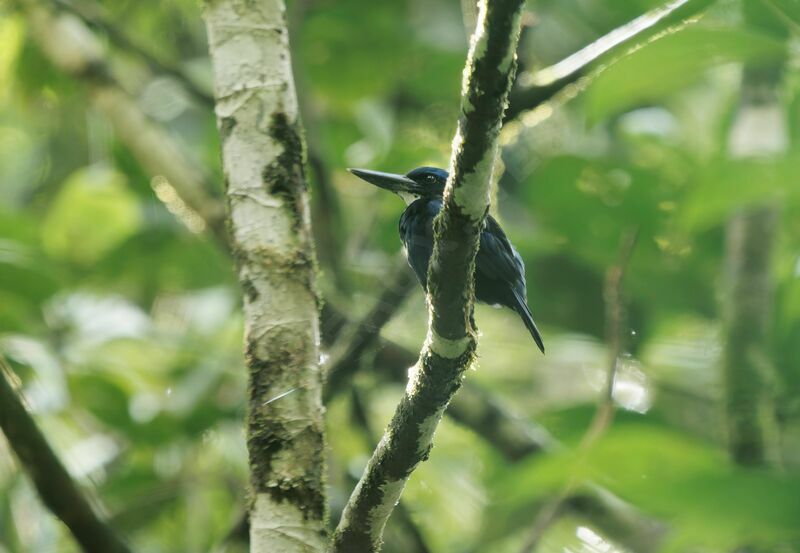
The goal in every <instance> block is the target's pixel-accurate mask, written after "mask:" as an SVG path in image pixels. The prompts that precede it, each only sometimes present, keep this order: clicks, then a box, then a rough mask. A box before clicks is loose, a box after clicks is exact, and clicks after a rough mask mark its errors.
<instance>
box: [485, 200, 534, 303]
mask: <svg viewBox="0 0 800 553" xmlns="http://www.w3.org/2000/svg"><path fill="white" fill-rule="evenodd" d="M475 270H476V272H479V273H481V274H482V276H484V277H485V278H487V279H490V280H499V281H503V282H508V283H509V284H512V285H516V284H518V283H520V282H521V283H522V290H524V289H525V285H524V282H525V264H524V263H523V262H522V257H521V256H520V255H519V253H518V252H517V250H515V249H514V247H513V246H512V245H511V242H510V241H509V240H508V237H507V236H506V234H505V232H503V229H502V228H500V225H499V224H498V222H497V221H495V219H494V218H493V217H492V216H491V215H487V216H486V226H485V228H484V229H483V231H482V232H481V244H480V249H479V250H478V255H477V257H476V258H475ZM523 293H524V292H523Z"/></svg>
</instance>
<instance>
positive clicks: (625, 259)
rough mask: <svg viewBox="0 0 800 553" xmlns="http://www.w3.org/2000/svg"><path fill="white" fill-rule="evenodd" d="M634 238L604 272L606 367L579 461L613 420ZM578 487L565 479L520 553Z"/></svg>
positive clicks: (529, 551)
mask: <svg viewBox="0 0 800 553" xmlns="http://www.w3.org/2000/svg"><path fill="white" fill-rule="evenodd" d="M638 234H639V232H638V229H633V230H630V231H628V232H626V233H625V235H624V236H623V237H622V240H621V242H620V249H619V255H618V257H617V261H616V263H615V264H614V265H612V266H611V267H609V269H608V271H607V272H606V279H605V286H604V290H603V299H604V301H605V312H606V339H607V342H608V367H607V371H606V381H605V388H604V390H603V394H602V395H601V396H600V399H599V401H598V404H597V408H596V409H595V413H594V417H593V418H592V421H591V423H590V424H589V427H588V428H587V430H586V432H585V433H584V435H583V437H582V438H581V441H580V443H579V445H578V449H577V457H578V459H579V460H582V459H584V458H585V457H586V454H587V453H588V451H589V449H590V448H591V447H592V446H593V445H594V444H595V443H596V442H597V440H599V439H600V437H602V435H603V433H604V432H605V431H606V429H608V427H609V425H610V424H611V421H612V419H613V416H614V382H615V380H616V376H617V368H618V364H619V358H620V355H621V354H622V348H623V331H622V329H623V326H624V324H625V323H624V320H625V305H624V301H623V293H622V283H623V279H624V277H625V272H626V270H627V267H628V263H629V261H630V258H631V255H632V254H633V249H634V247H635V246H636V239H637V236H638ZM581 483H582V481H581V479H580V478H578V477H575V476H573V477H572V478H569V479H568V480H567V482H566V483H565V484H564V486H563V487H562V488H561V490H560V491H559V492H558V494H556V495H555V496H554V497H553V498H552V499H551V500H550V501H548V502H547V503H546V504H545V505H544V507H543V508H542V509H541V511H539V514H538V515H537V516H536V518H535V520H534V523H533V526H532V528H531V530H530V533H529V535H528V539H527V540H526V541H525V543H524V545H523V546H522V548H521V549H520V553H533V551H534V550H535V549H536V545H537V544H538V543H539V541H540V540H541V538H542V536H543V535H544V533H545V531H546V530H547V528H549V527H550V526H551V525H552V524H553V522H555V521H556V520H557V519H558V517H559V515H560V514H562V513H563V512H564V505H565V503H566V502H567V501H568V500H569V498H571V497H573V496H575V492H576V490H577V488H578V487H579V486H580V484H581Z"/></svg>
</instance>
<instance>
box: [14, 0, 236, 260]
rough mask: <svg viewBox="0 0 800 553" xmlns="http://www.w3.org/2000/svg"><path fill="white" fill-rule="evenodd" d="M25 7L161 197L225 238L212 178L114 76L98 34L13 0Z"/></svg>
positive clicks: (48, 48) (49, 49)
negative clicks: (85, 87)
mask: <svg viewBox="0 0 800 553" xmlns="http://www.w3.org/2000/svg"><path fill="white" fill-rule="evenodd" d="M14 2H15V4H16V5H18V6H20V7H21V8H22V10H23V12H24V13H25V15H26V17H27V19H28V22H29V25H30V33H31V37H32V38H33V40H34V42H35V43H36V44H37V46H38V47H39V49H40V50H41V51H42V53H43V54H44V55H45V57H47V58H48V59H49V60H50V61H51V62H52V63H53V65H55V66H56V67H58V68H59V69H61V70H63V71H64V72H65V73H68V74H69V75H72V76H73V77H75V78H76V79H77V80H80V81H83V82H84V83H85V84H86V85H87V86H88V90H89V98H90V100H91V102H92V105H93V106H94V107H95V108H96V109H97V110H98V111H99V112H100V113H102V114H103V115H104V116H105V117H106V119H108V121H109V122H110V123H111V125H112V127H113V128H114V132H115V134H116V136H117V137H118V138H119V140H120V141H121V142H122V143H124V144H125V145H126V146H127V148H128V149H129V150H130V152H131V153H132V154H133V156H134V157H135V158H136V160H137V161H138V162H139V164H140V165H141V166H142V168H143V169H144V170H145V172H147V173H149V174H150V175H152V176H153V177H162V178H160V179H154V181H153V182H154V187H155V188H156V192H157V193H158V194H159V196H160V197H162V201H164V202H165V203H166V204H167V207H168V208H169V209H170V211H172V212H173V213H175V214H176V215H177V216H178V217H179V218H180V219H181V220H182V221H183V222H184V223H185V224H186V225H187V226H188V227H189V228H190V229H192V230H195V231H200V230H202V229H204V228H206V227H208V228H209V229H210V230H211V233H212V235H213V236H214V237H215V238H216V239H217V241H218V242H219V243H220V244H222V245H223V246H224V245H225V244H226V231H225V226H224V209H223V206H222V203H221V202H220V201H219V200H218V199H216V198H215V197H214V196H213V194H212V193H211V192H210V191H211V190H213V185H212V184H211V181H210V178H209V177H208V176H207V175H206V174H205V173H204V171H203V170H202V169H200V166H199V165H198V164H197V163H196V162H194V161H192V160H191V159H190V158H189V156H188V155H187V154H186V153H185V151H184V150H183V148H181V146H180V145H179V144H178V143H177V142H176V141H175V139H174V138H173V137H172V136H171V135H170V134H169V133H168V132H167V131H166V130H165V129H164V128H163V127H161V126H160V125H158V124H157V123H155V122H154V121H152V120H151V119H150V118H148V117H147V115H145V114H144V113H143V112H142V110H141V109H140V108H139V106H138V105H137V104H136V101H135V99H134V98H133V97H132V96H131V95H130V94H128V93H127V92H126V91H125V90H124V89H123V88H122V86H121V85H120V84H119V83H118V82H117V80H116V79H115V78H114V76H113V74H112V71H111V68H110V67H109V66H108V64H107V63H106V61H105V59H104V58H103V49H102V47H101V45H100V43H99V42H98V40H97V38H96V37H95V36H94V34H93V33H92V32H91V30H90V29H89V28H88V27H87V26H86V24H85V23H84V22H83V21H82V20H80V19H79V18H77V17H75V16H73V15H71V14H68V13H63V12H62V13H61V14H56V13H54V12H52V11H51V10H50V9H49V8H48V7H47V6H46V4H45V3H43V2H41V1H40V0H14Z"/></svg>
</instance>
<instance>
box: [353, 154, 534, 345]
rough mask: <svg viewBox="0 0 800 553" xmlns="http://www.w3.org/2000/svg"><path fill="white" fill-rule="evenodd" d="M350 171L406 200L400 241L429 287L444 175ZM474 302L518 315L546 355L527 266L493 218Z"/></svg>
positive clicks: (483, 242)
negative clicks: (529, 291) (530, 298)
mask: <svg viewBox="0 0 800 553" xmlns="http://www.w3.org/2000/svg"><path fill="white" fill-rule="evenodd" d="M350 172H351V173H353V174H354V175H356V176H357V177H359V178H361V179H363V180H365V181H367V182H369V183H371V184H374V185H375V186H378V187H379V188H383V189H385V190H390V191H392V192H394V193H396V194H398V195H399V196H400V197H402V198H403V199H404V200H405V202H406V204H407V207H406V210H405V211H404V212H403V215H402V216H401V217H400V240H401V241H402V242H403V249H404V251H405V254H406V259H407V260H408V264H409V265H410V266H411V268H412V269H413V271H414V274H416V275H417V280H419V282H420V284H422V287H423V288H427V283H428V262H429V261H430V258H431V254H432V253H433V219H434V217H436V215H437V214H438V213H439V210H440V209H441V208H442V195H443V193H444V187H445V183H446V182H447V176H448V175H447V171H445V170H444V169H438V168H436V167H419V168H417V169H414V170H413V171H411V172H409V173H407V174H405V175H396V174H393V173H382V172H379V171H370V170H368V169H350ZM475 299H477V300H478V301H480V302H484V303H488V304H491V305H503V306H505V307H508V308H511V309H513V310H514V311H516V312H517V314H518V315H519V316H520V318H521V319H522V322H523V323H525V326H526V327H527V329H528V331H529V332H530V333H531V336H533V339H534V341H535V342H536V345H537V346H539V349H540V350H541V351H542V353H544V342H543V341H542V335H541V334H540V333H539V329H538V328H537V327H536V323H535V322H534V321H533V315H532V314H531V310H530V308H529V307H528V303H527V292H526V288H525V264H524V263H523V262H522V257H520V255H519V252H517V250H516V249H514V246H512V245H511V242H510V241H509V240H508V237H507V236H506V234H505V233H504V232H503V229H502V228H500V225H499V223H498V222H497V221H496V220H495V219H494V218H493V217H492V216H491V215H487V216H486V220H485V223H484V228H483V230H482V231H481V237H480V246H479V248H478V253H477V256H476V257H475Z"/></svg>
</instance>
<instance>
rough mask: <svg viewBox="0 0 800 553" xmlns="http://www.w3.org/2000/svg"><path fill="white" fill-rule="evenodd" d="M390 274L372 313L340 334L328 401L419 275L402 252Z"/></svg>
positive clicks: (329, 376) (328, 384)
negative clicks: (412, 270)
mask: <svg viewBox="0 0 800 553" xmlns="http://www.w3.org/2000/svg"><path fill="white" fill-rule="evenodd" d="M389 278H390V279H391V280H389V282H387V283H385V284H384V287H383V291H382V292H381V295H380V296H379V297H378V300H377V301H376V302H375V305H374V306H373V308H372V309H371V310H370V311H369V313H367V314H366V315H365V316H364V318H363V319H361V321H359V322H358V323H356V324H355V325H353V326H352V330H351V331H350V332H349V333H348V335H347V336H343V337H341V338H340V339H339V340H338V341H337V343H336V345H335V346H334V348H333V351H332V352H331V354H330V356H331V360H330V362H329V366H330V368H329V369H328V373H327V382H326V386H325V391H324V393H323V396H322V399H323V401H324V402H325V403H327V402H328V401H329V400H330V398H331V397H332V396H333V395H334V394H336V393H337V392H338V391H339V390H340V389H341V388H342V386H344V384H345V383H346V382H347V381H348V380H349V379H350V378H351V377H352V375H353V373H355V372H356V370H357V369H358V365H359V362H360V360H361V357H362V356H363V355H364V353H365V352H366V351H367V350H368V349H369V348H370V347H372V345H373V344H374V343H375V341H376V340H377V338H378V337H379V336H380V332H381V329H382V328H383V327H384V326H385V325H386V323H388V322H389V321H390V320H391V318H392V317H393V316H394V314H395V313H396V312H397V310H398V309H399V308H400V306H401V305H402V304H403V301H404V300H405V299H406V297H407V296H408V294H409V292H410V291H411V290H413V289H414V286H415V284H416V279H415V278H414V276H413V274H412V273H411V271H410V270H409V268H408V266H407V263H406V261H405V259H404V258H403V256H402V255H398V256H397V259H396V261H395V263H394V268H393V270H392V271H391V275H390V277H389ZM412 363H413V361H412Z"/></svg>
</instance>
